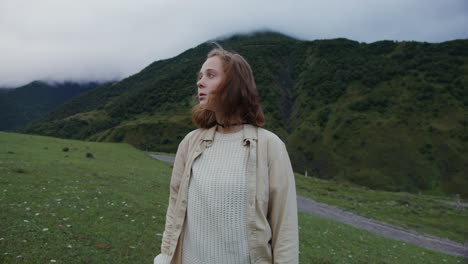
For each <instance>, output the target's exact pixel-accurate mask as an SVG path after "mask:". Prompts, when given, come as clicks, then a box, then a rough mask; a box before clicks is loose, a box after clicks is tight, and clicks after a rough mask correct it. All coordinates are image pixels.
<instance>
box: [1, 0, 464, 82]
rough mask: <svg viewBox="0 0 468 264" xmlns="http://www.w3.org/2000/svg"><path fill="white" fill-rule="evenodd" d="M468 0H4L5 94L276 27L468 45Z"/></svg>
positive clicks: (98, 76) (302, 35)
mask: <svg viewBox="0 0 468 264" xmlns="http://www.w3.org/2000/svg"><path fill="white" fill-rule="evenodd" d="M466 25H468V2H466V1H464V0H447V1H439V0H426V1H423V0H412V1H407V0H406V1H403V0H394V1H385V2H382V1H371V0H354V1H338V0H329V1H310V0H309V1H308V0H304V1H276V0H270V1H264V0H261V1H247V0H239V1H235V2H234V1H231V2H222V1H219V0H218V1H212V0H199V1H170V0H161V1H153V0H151V1H150V0H140V1H130V0H121V1H111V0H101V1H92V0H81V1H72V0H44V1H33V0H23V1H22V0H3V1H1V2H0V32H2V34H1V35H0V61H1V62H0V87H16V86H20V85H24V84H26V83H28V82H30V81H33V80H52V81H63V80H71V81H106V80H115V79H121V78H124V77H127V76H129V75H132V74H135V73H137V72H138V71H140V70H141V69H143V68H144V67H146V66H147V65H148V64H150V63H151V62H153V61H155V60H159V59H165V58H169V57H173V56H176V55H177V54H179V53H181V52H183V51H184V50H186V49H189V48H191V47H194V46H196V45H198V44H200V43H202V42H204V41H207V40H209V39H214V38H216V37H219V36H226V35H229V34H233V33H238V32H241V33H246V32H252V31H256V30H263V29H270V30H274V31H278V32H282V33H284V34H287V35H290V36H293V37H296V38H299V39H304V40H314V39H328V38H337V37H344V38H348V39H352V40H357V41H362V42H374V41H378V40H383V39H390V40H415V41H427V42H442V41H447V40H453V39H460V38H468V30H467V27H466Z"/></svg>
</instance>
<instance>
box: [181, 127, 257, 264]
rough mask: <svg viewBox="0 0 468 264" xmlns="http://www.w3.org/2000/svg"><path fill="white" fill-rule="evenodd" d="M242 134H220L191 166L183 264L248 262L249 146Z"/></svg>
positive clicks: (236, 263) (238, 263) (239, 263)
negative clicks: (244, 144) (247, 174)
mask: <svg viewBox="0 0 468 264" xmlns="http://www.w3.org/2000/svg"><path fill="white" fill-rule="evenodd" d="M242 135H243V132H242V131H239V132H237V133H231V134H222V133H216V134H215V138H214V141H213V144H212V145H211V147H209V148H207V149H205V150H204V151H203V154H202V155H201V156H200V157H199V158H198V159H197V160H196V161H195V162H194V164H193V166H192V177H191V179H190V184H189V194H188V205H187V218H186V223H185V229H184V242H183V245H182V263H183V264H210V263H213V264H220V263H229V264H231V263H232V264H241V263H242V264H246V263H250V261H249V248H248V244H247V242H248V231H247V211H246V209H247V181H246V164H247V155H248V152H247V151H248V149H247V148H246V147H245V146H243V145H242Z"/></svg>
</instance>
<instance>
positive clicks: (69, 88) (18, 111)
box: [0, 81, 98, 131]
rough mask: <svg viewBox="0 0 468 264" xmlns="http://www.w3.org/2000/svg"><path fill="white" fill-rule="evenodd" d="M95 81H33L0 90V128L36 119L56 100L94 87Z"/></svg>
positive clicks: (55, 103)
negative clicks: (57, 82) (56, 82)
mask: <svg viewBox="0 0 468 264" xmlns="http://www.w3.org/2000/svg"><path fill="white" fill-rule="evenodd" d="M97 86H98V84H97V83H92V82H91V83H86V84H78V83H72V82H65V83H60V84H48V83H45V82H41V81H34V82H32V83H30V84H27V85H25V86H21V87H18V88H15V89H8V90H6V91H4V92H1V93H0V121H1V122H0V130H4V131H7V130H10V131H11V130H14V129H16V128H18V127H21V126H23V125H26V124H27V123H29V122H33V121H37V120H39V119H40V118H42V117H43V116H45V115H46V114H48V113H49V112H51V111H52V110H54V109H55V108H57V107H58V106H59V105H60V104H62V103H64V102H66V101H67V100H69V99H70V98H73V97H75V96H77V95H79V94H82V93H84V92H86V91H89V90H91V89H93V88H95V87H97Z"/></svg>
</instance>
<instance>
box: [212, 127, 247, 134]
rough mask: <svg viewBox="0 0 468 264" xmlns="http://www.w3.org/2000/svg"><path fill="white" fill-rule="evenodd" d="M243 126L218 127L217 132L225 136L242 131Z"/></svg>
mask: <svg viewBox="0 0 468 264" xmlns="http://www.w3.org/2000/svg"><path fill="white" fill-rule="evenodd" d="M243 126H244V125H235V126H228V127H222V126H218V128H217V129H216V131H217V132H219V133H223V134H228V133H236V132H239V131H241V130H242V128H243Z"/></svg>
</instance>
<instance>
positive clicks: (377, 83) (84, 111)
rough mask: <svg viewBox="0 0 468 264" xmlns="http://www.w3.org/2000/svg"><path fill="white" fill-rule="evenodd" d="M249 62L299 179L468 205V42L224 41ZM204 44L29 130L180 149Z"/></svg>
mask: <svg viewBox="0 0 468 264" xmlns="http://www.w3.org/2000/svg"><path fill="white" fill-rule="evenodd" d="M220 44H221V45H222V46H223V47H224V48H226V49H228V50H234V51H237V52H239V53H240V54H242V55H243V56H244V57H245V58H246V59H247V60H248V61H249V63H250V64H251V66H252V69H253V71H254V74H255V78H256V81H257V86H258V91H259V95H260V101H261V103H262V107H263V109H264V112H265V114H266V117H267V125H266V128H267V129H270V130H272V131H274V132H275V133H277V134H278V135H279V136H280V137H281V138H283V140H284V141H285V142H286V143H287V146H288V150H289V152H290V155H291V160H292V163H293V166H294V169H295V170H296V171H299V172H305V171H307V172H308V174H312V175H314V176H317V177H320V178H327V179H330V178H334V179H338V180H347V181H352V182H354V183H358V184H361V185H365V186H368V187H371V188H376V189H385V190H394V191H411V192H416V191H421V190H426V191H434V192H440V191H443V192H446V193H459V194H462V195H464V196H467V195H468V176H467V173H466V171H468V158H467V157H468V155H467V151H468V143H467V142H468V114H467V105H468V41H467V40H457V41H450V42H445V43H440V44H429V43H417V42H394V41H379V42H375V43H371V44H365V43H358V42H355V41H351V40H347V39H333V40H316V41H300V40H295V39H292V38H289V37H286V36H283V35H280V34H275V33H258V34H255V35H250V36H233V37H231V38H229V39H226V40H223V41H220ZM210 49H211V46H210V45H208V44H201V45H199V46H197V47H195V48H193V49H189V50H187V51H186V52H184V53H182V54H180V55H179V56H177V57H174V58H171V59H167V60H162V61H157V62H154V63H153V64H151V65H149V66H148V67H146V68H145V69H143V70H142V71H141V72H140V73H138V74H135V75H133V76H130V77H128V78H127V79H125V80H122V81H120V82H117V83H114V84H112V85H106V86H103V87H99V88H97V89H95V90H93V91H92V92H90V93H87V94H85V95H83V96H79V97H77V98H75V99H74V100H73V101H72V102H71V103H69V104H68V105H65V106H64V107H62V108H61V109H59V110H57V111H55V112H54V113H53V114H51V115H50V116H49V118H48V119H47V120H46V121H45V122H40V123H36V124H34V125H31V126H29V127H27V128H25V129H24V130H23V131H25V132H28V133H37V134H44V135H53V136H59V137H66V138H78V139H88V140H97V141H117V142H122V141H123V142H128V143H131V144H132V145H134V146H137V147H139V148H142V149H147V150H158V151H171V152H173V151H175V150H176V148H177V144H178V142H179V141H180V139H181V138H182V137H183V136H184V135H185V134H186V133H187V132H188V131H190V130H192V129H194V127H193V125H192V124H191V121H190V119H191V118H190V109H191V107H192V105H193V104H194V103H195V100H194V94H195V90H196V89H195V80H196V73H197V72H198V70H199V67H200V66H201V64H202V63H203V61H204V60H205V56H206V53H207V52H208V51H209V50H210Z"/></svg>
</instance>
